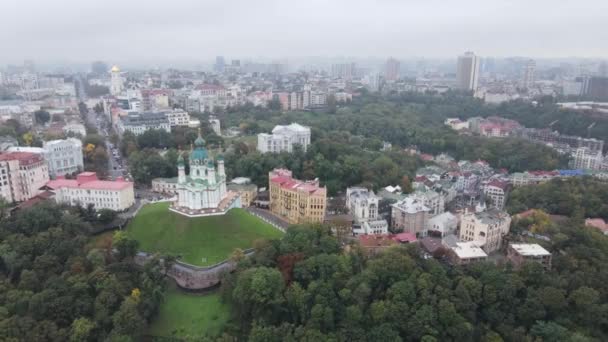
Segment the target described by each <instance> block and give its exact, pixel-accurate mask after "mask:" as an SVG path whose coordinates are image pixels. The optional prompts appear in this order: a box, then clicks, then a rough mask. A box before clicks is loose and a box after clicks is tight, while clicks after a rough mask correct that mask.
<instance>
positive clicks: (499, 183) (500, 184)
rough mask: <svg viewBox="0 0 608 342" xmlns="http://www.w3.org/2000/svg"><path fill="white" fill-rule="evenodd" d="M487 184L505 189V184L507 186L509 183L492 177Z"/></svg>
mask: <svg viewBox="0 0 608 342" xmlns="http://www.w3.org/2000/svg"><path fill="white" fill-rule="evenodd" d="M488 186H494V187H497V188H500V189H503V190H506V189H507V186H509V183H507V182H503V181H500V180H498V179H493V180H491V181H490V182H489V183H488Z"/></svg>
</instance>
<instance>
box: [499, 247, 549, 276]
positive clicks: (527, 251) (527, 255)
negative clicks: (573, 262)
mask: <svg viewBox="0 0 608 342" xmlns="http://www.w3.org/2000/svg"><path fill="white" fill-rule="evenodd" d="M507 259H509V261H511V262H512V263H513V265H514V266H515V268H516V269H518V268H520V267H521V266H522V265H523V264H524V263H525V262H537V263H539V264H541V265H542V266H543V268H544V269H545V270H547V271H548V270H551V253H549V251H547V250H546V249H544V248H542V247H541V246H540V245H538V244H536V243H512V244H510V245H509V248H508V249H507Z"/></svg>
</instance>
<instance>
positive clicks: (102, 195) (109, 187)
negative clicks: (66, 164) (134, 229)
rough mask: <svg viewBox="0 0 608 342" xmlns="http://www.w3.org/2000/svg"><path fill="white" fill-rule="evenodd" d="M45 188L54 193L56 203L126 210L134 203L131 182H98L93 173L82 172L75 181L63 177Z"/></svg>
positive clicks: (119, 180) (118, 179)
mask: <svg viewBox="0 0 608 342" xmlns="http://www.w3.org/2000/svg"><path fill="white" fill-rule="evenodd" d="M45 188H46V189H47V190H49V191H52V192H53V193H55V201H56V202H57V203H66V204H70V205H81V206H83V207H86V206H88V205H89V204H93V206H94V207H95V209H112V210H116V211H122V210H126V209H128V208H129V207H131V206H132V205H133V204H134V203H135V194H134V191H133V182H128V181H125V180H124V179H122V177H119V178H117V179H116V180H115V181H104V180H99V179H98V178H97V175H96V174H95V172H82V173H80V174H79V175H78V176H76V179H65V178H63V177H61V178H57V179H55V180H52V181H49V182H48V183H46V186H45Z"/></svg>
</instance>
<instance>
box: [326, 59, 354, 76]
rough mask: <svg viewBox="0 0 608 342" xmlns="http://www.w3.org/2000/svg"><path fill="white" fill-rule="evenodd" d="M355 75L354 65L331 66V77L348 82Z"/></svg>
mask: <svg viewBox="0 0 608 342" xmlns="http://www.w3.org/2000/svg"><path fill="white" fill-rule="evenodd" d="M354 73H355V63H341V64H332V66H331V76H332V77H336V78H343V79H345V80H350V79H352V78H353V75H354Z"/></svg>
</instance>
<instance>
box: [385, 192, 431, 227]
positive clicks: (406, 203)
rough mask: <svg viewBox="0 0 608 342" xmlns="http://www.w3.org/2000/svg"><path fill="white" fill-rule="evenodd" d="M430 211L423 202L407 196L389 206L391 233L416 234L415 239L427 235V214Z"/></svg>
mask: <svg viewBox="0 0 608 342" xmlns="http://www.w3.org/2000/svg"><path fill="white" fill-rule="evenodd" d="M430 211H431V209H430V208H429V207H427V206H425V205H424V203H423V201H422V200H420V199H418V198H415V197H413V196H408V197H406V198H404V199H402V200H400V201H398V202H397V203H394V204H392V205H391V227H392V229H393V231H401V230H402V231H403V232H405V233H412V234H416V237H424V236H426V235H427V227H428V220H429V213H430Z"/></svg>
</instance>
